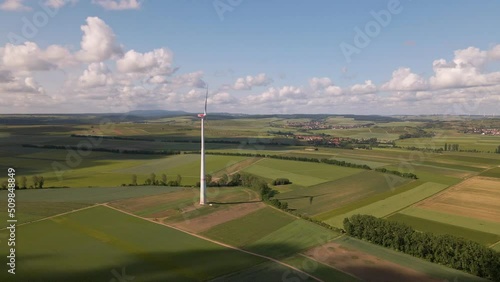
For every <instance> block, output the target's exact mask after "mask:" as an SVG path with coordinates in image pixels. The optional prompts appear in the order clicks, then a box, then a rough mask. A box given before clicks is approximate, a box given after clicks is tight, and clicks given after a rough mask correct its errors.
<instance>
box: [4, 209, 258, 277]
mask: <svg viewBox="0 0 500 282" xmlns="http://www.w3.org/2000/svg"><path fill="white" fill-rule="evenodd" d="M110 222H112V223H113V224H110ZM5 232H6V231H5V230H3V231H2V233H3V234H5ZM6 246H7V244H2V245H1V247H0V250H1V252H2V253H3V254H6V253H7V250H6ZM16 246H17V253H16V256H17V257H18V258H22V259H19V260H18V262H17V264H18V265H17V269H18V272H17V274H16V276H15V280H12V277H10V279H8V278H7V275H9V274H6V273H7V272H6V271H2V273H1V274H0V280H2V281H104V280H106V281H108V280H110V279H113V270H115V271H117V272H118V273H122V269H125V270H126V273H127V274H128V275H132V276H134V277H135V279H137V281H159V280H161V281H202V280H206V279H210V278H215V277H217V276H220V275H224V274H226V273H230V272H233V271H237V270H241V269H245V268H248V267H251V266H252V265H256V264H258V263H261V262H262V261H263V259H261V258H258V257H255V256H251V255H248V254H245V253H242V252H238V251H235V250H231V249H227V248H225V247H221V246H219V245H216V244H213V243H210V242H207V241H204V240H201V239H198V238H196V237H193V236H190V235H187V234H185V233H182V232H180V231H177V230H174V229H170V228H168V227H165V226H161V225H158V224H154V223H150V222H147V221H144V220H141V219H138V218H134V217H130V216H127V215H125V214H123V213H120V212H118V211H114V210H111V209H109V208H105V207H95V208H91V209H87V210H84V211H80V212H77V213H73V214H69V215H65V216H60V217H56V218H53V219H51V220H45V221H40V222H37V223H32V224H28V225H24V226H21V227H19V228H18V230H17V245H16ZM75 254H78V255H75ZM214 257H216V258H217V259H214ZM4 261H5V258H4ZM55 266H57V267H55ZM48 270H50V271H48Z"/></svg>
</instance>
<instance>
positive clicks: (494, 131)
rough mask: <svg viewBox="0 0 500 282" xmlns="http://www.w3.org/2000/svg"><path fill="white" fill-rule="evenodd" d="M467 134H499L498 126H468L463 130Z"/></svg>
mask: <svg viewBox="0 0 500 282" xmlns="http://www.w3.org/2000/svg"><path fill="white" fill-rule="evenodd" d="M464 133H468V134H481V135H500V129H499V128H475V127H474V128H468V129H466V130H464Z"/></svg>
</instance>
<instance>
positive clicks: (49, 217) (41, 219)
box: [0, 203, 104, 230]
mask: <svg viewBox="0 0 500 282" xmlns="http://www.w3.org/2000/svg"><path fill="white" fill-rule="evenodd" d="M102 205H104V204H102V203H101V204H93V205H90V206H88V207H84V208H81V209H76V210H71V211H67V212H63V213H59V214H55V215H51V216H48V217H44V218H40V219H36V220H32V221H29V222H23V223H20V224H18V225H17V226H22V225H26V224H30V223H35V222H39V221H44V220H47V219H51V218H54V217H58V216H63V215H67V214H70V213H75V212H79V211H83V210H86V209H91V208H95V207H97V206H102ZM4 229H7V228H2V229H0V230H4Z"/></svg>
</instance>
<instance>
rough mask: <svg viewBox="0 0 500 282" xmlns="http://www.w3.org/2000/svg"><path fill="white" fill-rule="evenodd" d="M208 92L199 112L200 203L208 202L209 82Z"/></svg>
mask: <svg viewBox="0 0 500 282" xmlns="http://www.w3.org/2000/svg"><path fill="white" fill-rule="evenodd" d="M206 86H207V94H206V95H205V110H204V111H203V114H198V117H199V118H200V119H201V169H200V205H205V204H206V198H207V192H206V189H207V183H206V182H205V117H206V116H207V101H208V84H207V85H206Z"/></svg>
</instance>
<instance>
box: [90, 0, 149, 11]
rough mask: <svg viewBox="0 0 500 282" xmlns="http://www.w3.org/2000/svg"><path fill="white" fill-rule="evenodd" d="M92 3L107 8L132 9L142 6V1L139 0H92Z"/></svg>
mask: <svg viewBox="0 0 500 282" xmlns="http://www.w3.org/2000/svg"><path fill="white" fill-rule="evenodd" d="M92 4H96V5H99V6H101V7H103V8H104V9H107V10H132V9H139V8H140V7H141V2H140V1H137V0H92Z"/></svg>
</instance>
